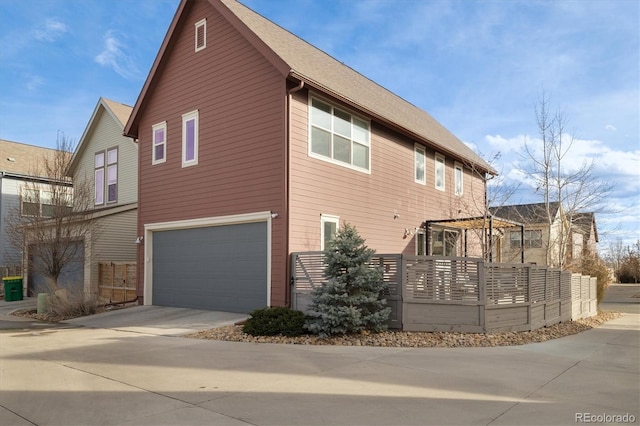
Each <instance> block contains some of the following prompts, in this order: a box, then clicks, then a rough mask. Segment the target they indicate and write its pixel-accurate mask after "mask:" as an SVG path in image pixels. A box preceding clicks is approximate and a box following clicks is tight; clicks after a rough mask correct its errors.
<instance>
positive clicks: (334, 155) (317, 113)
mask: <svg viewBox="0 0 640 426" xmlns="http://www.w3.org/2000/svg"><path fill="white" fill-rule="evenodd" d="M309 115H310V118H311V119H310V120H309V121H310V129H309V156H311V157H314V158H319V159H322V160H328V161H331V162H332V163H336V164H340V165H344V166H348V167H351V168H353V169H356V170H362V171H366V172H369V170H370V162H371V152H370V151H371V149H370V147H371V142H370V141H371V132H370V130H369V122H368V121H366V120H363V119H361V118H358V117H356V116H354V115H352V114H350V113H348V112H346V111H344V110H341V109H339V108H335V107H333V106H332V105H330V104H328V103H326V102H323V101H321V100H319V99H316V98H311V104H310V107H309Z"/></svg>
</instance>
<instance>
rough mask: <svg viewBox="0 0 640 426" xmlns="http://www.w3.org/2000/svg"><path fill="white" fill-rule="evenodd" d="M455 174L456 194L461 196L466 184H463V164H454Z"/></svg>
mask: <svg viewBox="0 0 640 426" xmlns="http://www.w3.org/2000/svg"><path fill="white" fill-rule="evenodd" d="M453 175H454V185H455V194H456V195H457V196H461V195H462V193H463V191H464V186H463V177H464V170H463V168H462V165H461V164H459V163H455V165H454V166H453Z"/></svg>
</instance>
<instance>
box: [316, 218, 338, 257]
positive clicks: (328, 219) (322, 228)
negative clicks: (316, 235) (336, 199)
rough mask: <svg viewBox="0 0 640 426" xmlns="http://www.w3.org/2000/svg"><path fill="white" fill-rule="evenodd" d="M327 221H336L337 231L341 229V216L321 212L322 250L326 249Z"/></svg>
mask: <svg viewBox="0 0 640 426" xmlns="http://www.w3.org/2000/svg"><path fill="white" fill-rule="evenodd" d="M325 223H335V225H336V232H338V230H339V229H340V216H335V215H330V214H321V215H320V250H321V251H324V250H325V249H326V247H325V246H324V224H325Z"/></svg>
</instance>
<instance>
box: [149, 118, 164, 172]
mask: <svg viewBox="0 0 640 426" xmlns="http://www.w3.org/2000/svg"><path fill="white" fill-rule="evenodd" d="M151 132H152V139H153V153H152V158H151V164H159V163H164V162H165V161H167V153H166V150H167V122H166V121H163V122H162V123H158V124H154V125H153V126H152V127H151Z"/></svg>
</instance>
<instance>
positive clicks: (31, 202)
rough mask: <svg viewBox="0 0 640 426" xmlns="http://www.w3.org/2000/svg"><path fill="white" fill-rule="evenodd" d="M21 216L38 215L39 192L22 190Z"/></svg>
mask: <svg viewBox="0 0 640 426" xmlns="http://www.w3.org/2000/svg"><path fill="white" fill-rule="evenodd" d="M20 213H21V214H22V216H39V215H40V191H38V190H37V189H31V188H22V205H21V212H20Z"/></svg>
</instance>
